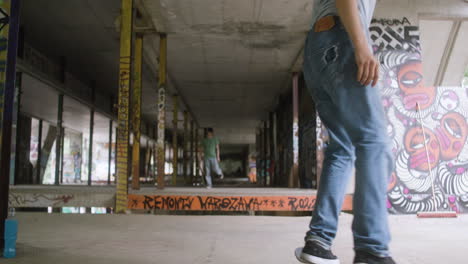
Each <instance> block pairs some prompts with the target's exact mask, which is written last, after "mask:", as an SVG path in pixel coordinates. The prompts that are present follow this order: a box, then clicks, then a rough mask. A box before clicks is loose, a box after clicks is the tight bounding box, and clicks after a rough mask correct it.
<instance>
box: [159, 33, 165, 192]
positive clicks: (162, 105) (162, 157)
mask: <svg viewBox="0 0 468 264" xmlns="http://www.w3.org/2000/svg"><path fill="white" fill-rule="evenodd" d="M166 52H167V36H166V34H161V35H160V43H159V85H158V141H157V148H158V151H157V158H158V189H164V185H165V182H164V178H165V176H166V175H165V162H166V161H165V157H166V155H165V151H164V142H165V134H164V133H165V130H166V58H167V54H166Z"/></svg>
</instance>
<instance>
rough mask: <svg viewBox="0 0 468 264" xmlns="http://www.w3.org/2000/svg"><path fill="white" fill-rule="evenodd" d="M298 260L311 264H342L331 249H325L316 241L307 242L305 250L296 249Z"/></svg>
mask: <svg viewBox="0 0 468 264" xmlns="http://www.w3.org/2000/svg"><path fill="white" fill-rule="evenodd" d="M295 254H296V258H297V260H299V261H300V262H302V263H309V264H340V261H339V260H338V258H337V257H336V256H335V255H333V253H332V252H331V250H330V249H325V248H324V247H322V246H321V245H320V244H319V243H317V242H315V241H307V242H306V244H305V246H304V247H303V248H297V249H296V252H295Z"/></svg>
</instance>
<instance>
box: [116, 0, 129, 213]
mask: <svg viewBox="0 0 468 264" xmlns="http://www.w3.org/2000/svg"><path fill="white" fill-rule="evenodd" d="M132 8H133V1H132V0H122V8H121V12H122V14H121V27H120V71H119V104H118V108H119V109H118V132H117V160H116V167H117V195H116V210H115V211H116V213H124V212H125V211H126V209H127V199H128V186H127V184H128V146H129V142H128V141H129V131H128V130H129V124H128V123H129V110H130V109H129V108H130V104H129V103H130V102H129V101H130V73H131V55H132V13H133V12H132Z"/></svg>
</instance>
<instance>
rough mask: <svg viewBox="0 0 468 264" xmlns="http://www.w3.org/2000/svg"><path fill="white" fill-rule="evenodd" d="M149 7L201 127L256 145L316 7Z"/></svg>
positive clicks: (189, 3)
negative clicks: (257, 132) (257, 130)
mask: <svg viewBox="0 0 468 264" xmlns="http://www.w3.org/2000/svg"><path fill="white" fill-rule="evenodd" d="M143 2H144V7H145V9H146V10H147V12H148V13H149V14H150V15H151V18H152V20H153V23H154V25H155V26H156V28H157V30H158V31H164V32H167V33H168V47H169V48H168V61H169V66H168V67H169V72H170V73H171V77H172V78H173V81H174V83H176V85H177V88H178V90H179V91H180V93H182V94H183V95H184V97H185V98H186V100H187V103H188V105H189V106H190V108H191V109H192V110H193V112H194V113H195V115H196V117H197V119H198V120H199V122H200V125H201V126H202V127H214V128H215V129H216V131H217V132H218V135H219V136H220V138H221V140H222V141H224V142H226V143H230V144H234V143H253V142H254V141H255V128H256V127H257V126H258V124H259V121H260V120H261V118H264V117H265V116H266V113H267V112H268V110H271V108H272V106H273V104H274V100H275V98H276V97H277V96H278V95H279V94H280V92H281V91H282V90H284V88H285V86H287V84H288V83H287V81H288V80H289V79H290V75H291V72H290V70H291V68H292V66H293V65H294V63H295V60H296V58H297V56H298V54H299V53H300V51H301V50H302V47H303V44H304V39H305V36H306V32H307V30H308V29H309V24H310V14H311V11H312V1H310V0H295V1H289V0H269V1H263V0H235V1H234V0H170V1H169V0H161V1H153V0H146V1H143ZM207 14H209V15H207ZM152 37H153V38H154V40H153V43H154V44H155V46H157V37H156V36H152Z"/></svg>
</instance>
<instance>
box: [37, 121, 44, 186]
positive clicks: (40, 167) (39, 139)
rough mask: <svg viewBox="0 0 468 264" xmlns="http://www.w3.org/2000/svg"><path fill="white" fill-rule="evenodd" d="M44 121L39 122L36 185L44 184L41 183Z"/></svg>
mask: <svg viewBox="0 0 468 264" xmlns="http://www.w3.org/2000/svg"><path fill="white" fill-rule="evenodd" d="M42 126H43V121H42V119H40V120H39V135H38V142H37V163H36V184H42V182H41V170H42Z"/></svg>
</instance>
